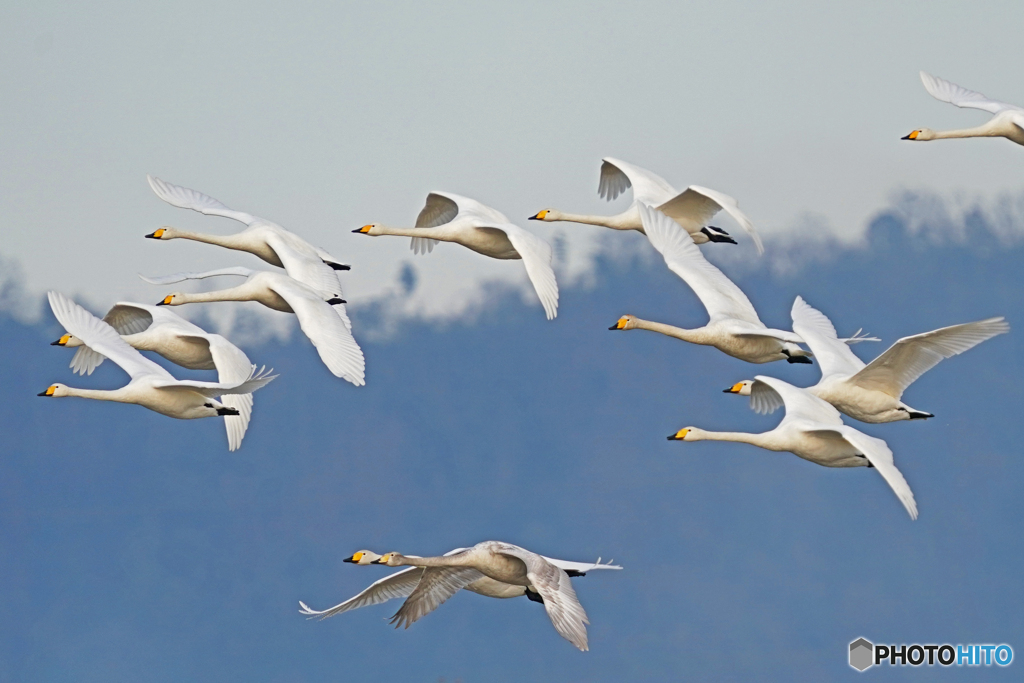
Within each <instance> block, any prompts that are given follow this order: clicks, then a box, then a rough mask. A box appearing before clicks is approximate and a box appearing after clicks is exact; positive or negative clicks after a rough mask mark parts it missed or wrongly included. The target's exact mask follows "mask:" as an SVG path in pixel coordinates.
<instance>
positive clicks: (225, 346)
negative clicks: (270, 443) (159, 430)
mask: <svg viewBox="0 0 1024 683" xmlns="http://www.w3.org/2000/svg"><path fill="white" fill-rule="evenodd" d="M191 339H193V340H195V341H196V343H200V342H202V343H205V344H207V345H208V346H209V348H210V355H211V356H213V364H214V365H215V366H217V380H218V381H219V382H220V383H221V384H239V383H241V382H244V381H245V380H246V379H248V377H249V374H250V373H251V372H252V368H253V367H255V366H254V365H253V364H252V361H250V360H249V357H248V356H246V355H245V353H244V352H243V351H242V350H241V349H240V348H238V347H237V346H235V345H234V344H232V343H231V342H229V341H228V340H227V339H225V338H224V337H222V336H220V335H219V334H211V335H208V336H205V337H192V338H191ZM220 402H221V403H223V404H224V405H225V406H227V407H228V408H234V409H235V410H237V411H238V415H225V416H224V428H225V429H226V430H227V434H228V450H229V451H234V450H237V449H238V448H239V447H240V446H241V445H242V439H243V438H244V437H245V432H246V431H247V430H248V429H249V421H250V419H251V418H252V394H223V395H221V397H220Z"/></svg>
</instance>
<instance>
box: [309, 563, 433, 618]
mask: <svg viewBox="0 0 1024 683" xmlns="http://www.w3.org/2000/svg"><path fill="white" fill-rule="evenodd" d="M422 575H423V570H422V569H420V568H419V567H408V568H406V569H403V570H402V571H399V572H395V573H394V574H391V575H389V576H385V577H384V578H383V579H380V580H379V581H374V582H373V583H371V584H370V585H369V586H368V587H367V588H366V589H365V590H364V591H362V592H361V593H359V594H358V595H355V596H353V597H351V598H349V599H348V600H346V601H345V602H343V603H341V604H338V605H335V606H334V607H331V608H330V609H325V610H322V611H317V610H314V609H310V608H309V607H308V606H307V605H306V603H304V602H301V601H300V602H299V607H300V608H301V609H299V612H300V613H302V614H305V615H306V616H308V617H309V618H310V619H314V618H319V619H321V620H323V619H327V618H329V617H333V616H334V615H336V614H341V613H342V612H348V611H349V610H353V609H359V608H360V607H369V606H370V605H379V604H381V603H382V602H387V601H388V600H392V599H394V598H406V597H409V594H411V593H412V592H413V591H414V590H416V584H418V583H419V582H420V577H421V576H422Z"/></svg>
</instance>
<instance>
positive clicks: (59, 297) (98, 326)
mask: <svg viewBox="0 0 1024 683" xmlns="http://www.w3.org/2000/svg"><path fill="white" fill-rule="evenodd" d="M47 296H48V298H49V300H50V308H51V309H52V310H53V315H54V316H55V317H56V318H57V320H58V321H59V322H60V324H61V325H63V326H64V329H65V330H67V331H68V332H69V333H70V334H73V335H74V336H76V337H78V338H79V339H81V340H82V341H83V342H84V343H85V345H86V346H88V347H89V348H91V349H92V350H93V351H95V352H96V353H98V354H100V355H102V356H106V357H107V358H109V359H110V360H112V361H114V362H115V363H117V365H118V366H120V368H121V369H122V370H124V371H125V372H127V373H128V375H129V376H130V377H131V378H132V379H133V380H134V379H136V378H138V377H143V376H146V375H156V376H157V377H160V378H164V379H169V380H172V381H173V380H174V378H173V377H172V376H171V373H169V372H167V370H165V369H164V368H162V367H161V366H159V365H157V364H156V363H154V362H153V361H151V360H149V359H148V358H146V357H145V356H143V355H142V354H141V353H139V352H138V351H136V350H135V349H133V348H132V347H131V346H129V345H128V342H126V341H125V340H123V339H121V335H119V334H118V333H117V331H116V330H115V329H114V328H113V327H111V326H110V325H108V324H107V323H105V322H103V321H102V320H100V319H99V318H97V317H96V316H94V315H93V314H92V313H90V312H89V311H87V310H85V309H84V308H82V307H81V306H79V305H78V304H76V303H75V302H74V301H72V300H71V299H68V298H67V297H66V296H64V295H63V294H60V293H58V292H49V294H48V295H47Z"/></svg>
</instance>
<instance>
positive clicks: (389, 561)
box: [371, 552, 405, 567]
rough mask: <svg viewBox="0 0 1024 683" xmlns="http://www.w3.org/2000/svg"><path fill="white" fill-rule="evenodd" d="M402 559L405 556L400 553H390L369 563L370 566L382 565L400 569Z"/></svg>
mask: <svg viewBox="0 0 1024 683" xmlns="http://www.w3.org/2000/svg"><path fill="white" fill-rule="evenodd" d="M404 559H405V556H404V555H402V553H396V552H390V553H384V554H383V555H381V556H380V557H379V558H377V559H376V560H374V561H373V562H371V564H383V565H386V566H388V567H401V566H402V560H404Z"/></svg>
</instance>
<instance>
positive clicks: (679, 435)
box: [668, 427, 701, 441]
mask: <svg viewBox="0 0 1024 683" xmlns="http://www.w3.org/2000/svg"><path fill="white" fill-rule="evenodd" d="M700 439H701V431H700V430H699V429H697V428H696V427H684V428H682V429H680V430H679V431H678V432H676V433H675V434H672V435H670V436H669V437H668V440H669V441H700Z"/></svg>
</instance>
